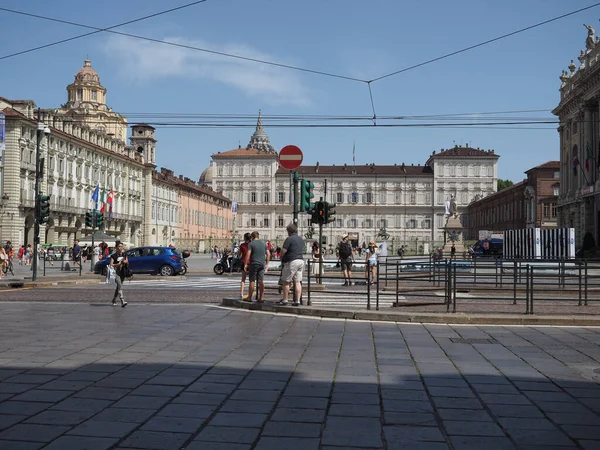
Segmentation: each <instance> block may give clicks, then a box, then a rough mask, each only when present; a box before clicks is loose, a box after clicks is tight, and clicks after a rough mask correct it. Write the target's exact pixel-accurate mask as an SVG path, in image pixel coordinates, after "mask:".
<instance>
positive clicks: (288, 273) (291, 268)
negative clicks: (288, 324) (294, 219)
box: [279, 223, 304, 306]
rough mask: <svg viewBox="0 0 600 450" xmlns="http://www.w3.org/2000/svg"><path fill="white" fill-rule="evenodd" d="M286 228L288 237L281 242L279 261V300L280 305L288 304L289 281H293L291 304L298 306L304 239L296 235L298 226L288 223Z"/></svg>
mask: <svg viewBox="0 0 600 450" xmlns="http://www.w3.org/2000/svg"><path fill="white" fill-rule="evenodd" d="M286 230H287V232H288V237H287V239H286V240H285V242H284V243H283V249H282V250H281V262H282V263H283V270H282V272H281V281H282V283H283V299H282V300H281V301H280V302H279V304H280V305H287V304H288V296H289V295H290V283H291V282H292V280H293V281H294V302H293V303H292V306H300V298H301V297H302V284H301V281H302V269H303V268H304V259H303V256H302V251H303V249H304V241H303V240H302V238H301V237H300V236H298V227H297V226H296V225H295V224H293V223H290V224H289V225H288V226H287V227H286Z"/></svg>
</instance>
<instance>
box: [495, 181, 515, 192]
mask: <svg viewBox="0 0 600 450" xmlns="http://www.w3.org/2000/svg"><path fill="white" fill-rule="evenodd" d="M514 184H515V183H513V182H512V181H510V180H500V179H499V180H498V190H499V191H501V190H502V189H505V188H507V187H511V186H512V185H514Z"/></svg>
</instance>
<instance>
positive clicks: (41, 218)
mask: <svg viewBox="0 0 600 450" xmlns="http://www.w3.org/2000/svg"><path fill="white" fill-rule="evenodd" d="M49 219H50V196H49V195H38V223H40V224H42V223H48V220H49Z"/></svg>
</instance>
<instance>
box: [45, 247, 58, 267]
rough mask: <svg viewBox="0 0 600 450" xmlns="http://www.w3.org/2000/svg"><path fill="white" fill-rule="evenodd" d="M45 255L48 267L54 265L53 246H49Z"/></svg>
mask: <svg viewBox="0 0 600 450" xmlns="http://www.w3.org/2000/svg"><path fill="white" fill-rule="evenodd" d="M46 255H47V256H48V261H50V265H51V266H53V265H54V259H55V258H56V254H55V250H54V246H53V244H50V246H49V247H48V250H47V251H46Z"/></svg>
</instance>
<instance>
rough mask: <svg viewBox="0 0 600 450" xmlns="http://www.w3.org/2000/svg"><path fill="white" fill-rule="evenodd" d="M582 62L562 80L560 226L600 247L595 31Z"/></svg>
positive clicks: (599, 77)
mask: <svg viewBox="0 0 600 450" xmlns="http://www.w3.org/2000/svg"><path fill="white" fill-rule="evenodd" d="M586 27H587V28H588V36H587V39H586V42H585V46H586V48H585V50H581V52H580V54H579V56H578V58H577V59H578V61H579V65H577V64H575V62H574V60H571V63H570V64H569V66H568V71H566V70H563V72H562V73H561V75H560V81H561V84H560V103H559V105H558V106H557V107H556V108H555V109H554V110H553V111H552V112H553V113H554V114H555V115H556V116H558V118H559V122H560V124H559V127H558V133H559V139H560V141H559V142H560V176H561V178H560V194H559V197H558V226H559V227H569V228H575V241H576V245H577V246H580V245H581V244H582V242H583V237H584V235H585V234H586V233H591V234H592V236H593V237H594V239H595V241H596V243H598V242H600V44H599V42H598V38H597V37H596V35H595V31H594V29H593V28H592V27H591V26H586Z"/></svg>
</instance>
